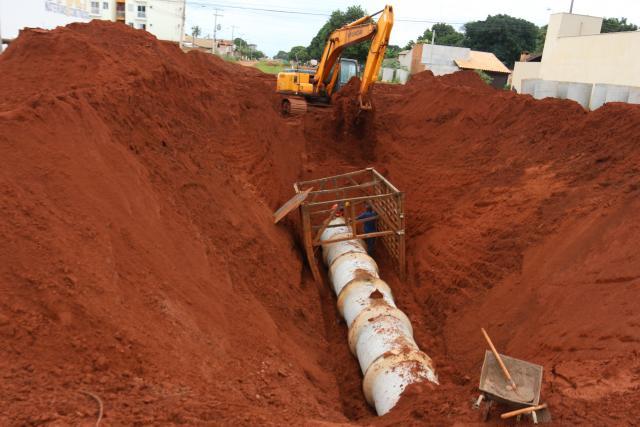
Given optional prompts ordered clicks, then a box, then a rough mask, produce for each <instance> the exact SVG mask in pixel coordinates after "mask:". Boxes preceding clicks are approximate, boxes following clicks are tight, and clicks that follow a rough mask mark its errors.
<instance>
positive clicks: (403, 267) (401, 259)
mask: <svg viewBox="0 0 640 427" xmlns="http://www.w3.org/2000/svg"><path fill="white" fill-rule="evenodd" d="M398 210H399V212H398V216H399V217H400V229H401V230H402V233H400V234H398V267H399V269H400V271H399V272H400V280H403V281H404V280H406V278H407V260H406V246H405V245H406V239H407V237H406V235H405V233H404V227H405V222H404V193H399V194H398Z"/></svg>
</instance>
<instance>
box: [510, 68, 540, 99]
mask: <svg viewBox="0 0 640 427" xmlns="http://www.w3.org/2000/svg"><path fill="white" fill-rule="evenodd" d="M541 65H542V63H541V62H516V65H515V67H514V68H513V75H512V76H513V77H512V78H511V87H512V88H514V89H515V90H516V92H518V93H522V80H526V79H537V78H539V76H540V66H541Z"/></svg>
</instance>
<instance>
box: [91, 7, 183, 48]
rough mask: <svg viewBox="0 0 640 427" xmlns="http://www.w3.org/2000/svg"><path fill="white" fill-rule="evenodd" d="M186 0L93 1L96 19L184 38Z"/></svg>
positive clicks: (162, 37)
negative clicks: (183, 18) (182, 35)
mask: <svg viewBox="0 0 640 427" xmlns="http://www.w3.org/2000/svg"><path fill="white" fill-rule="evenodd" d="M185 3H186V1H185V0H182V1H180V0H172V1H167V0H99V1H93V0H92V1H90V5H89V6H90V11H89V14H90V16H91V17H92V18H93V19H104V20H109V21H116V22H123V23H125V24H127V25H129V26H131V27H134V28H137V29H140V30H147V31H148V32H150V33H151V34H153V35H155V36H156V37H157V38H159V39H160V40H169V41H174V42H179V41H180V35H181V34H182V23H183V20H182V17H183V14H184V8H185Z"/></svg>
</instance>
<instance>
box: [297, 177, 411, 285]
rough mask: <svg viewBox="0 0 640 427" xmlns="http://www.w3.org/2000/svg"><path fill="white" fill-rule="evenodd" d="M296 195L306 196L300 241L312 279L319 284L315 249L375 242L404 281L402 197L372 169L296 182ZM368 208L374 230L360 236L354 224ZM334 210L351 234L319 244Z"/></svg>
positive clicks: (303, 204)
mask: <svg viewBox="0 0 640 427" xmlns="http://www.w3.org/2000/svg"><path fill="white" fill-rule="evenodd" d="M293 187H294V189H295V191H296V194H300V193H305V192H308V196H307V198H306V200H305V201H304V202H303V203H302V204H301V205H300V217H301V220H302V221H301V222H302V237H303V242H304V246H305V251H306V254H307V260H308V262H309V266H310V268H311V271H312V273H313V277H314V278H315V279H316V280H318V281H320V280H322V276H321V275H320V270H319V269H318V265H317V262H316V257H315V249H316V248H317V247H320V246H322V245H326V244H328V243H334V242H339V241H344V240H353V239H366V238H377V239H379V240H380V241H382V245H383V246H384V248H385V250H386V252H387V253H388V255H389V256H390V258H391V259H392V260H393V262H394V264H395V267H396V270H397V271H398V274H399V275H400V278H401V279H402V280H404V278H405V274H406V264H405V217H404V193H402V192H401V191H399V190H398V189H397V188H396V187H395V186H394V185H393V184H391V182H389V181H388V180H387V179H386V178H385V177H384V176H382V175H381V174H380V173H379V172H378V171H376V170H375V169H374V168H367V169H362V170H358V171H354V172H349V173H345V174H341V175H335V176H329V177H325V178H318V179H313V180H309V181H300V182H296V183H295V184H294V185H293ZM367 204H369V205H371V207H372V208H373V210H374V211H375V212H376V214H377V217H376V218H373V219H370V220H376V221H377V230H376V231H375V232H372V233H364V232H359V231H358V229H359V228H362V227H358V224H359V223H362V222H366V221H368V220H360V221H359V220H357V219H356V218H357V216H358V214H359V213H360V212H362V211H363V210H364V209H365V208H366V206H367ZM336 206H340V207H342V208H343V209H344V217H345V222H346V225H347V226H348V227H349V229H350V230H351V232H350V233H349V234H350V235H348V236H341V237H337V238H332V239H330V240H321V236H322V234H323V232H324V230H326V229H327V228H330V227H334V226H333V225H330V224H329V222H330V221H331V219H332V218H333V217H334V215H335V214H336Z"/></svg>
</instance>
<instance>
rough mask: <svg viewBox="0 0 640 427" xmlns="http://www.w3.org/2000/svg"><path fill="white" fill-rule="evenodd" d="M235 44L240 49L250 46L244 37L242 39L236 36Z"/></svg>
mask: <svg viewBox="0 0 640 427" xmlns="http://www.w3.org/2000/svg"><path fill="white" fill-rule="evenodd" d="M233 44H235V45H236V48H238V49H239V48H243V47H249V44H248V43H247V42H246V41H244V40H243V39H241V38H240V37H236V38H235V39H233Z"/></svg>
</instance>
